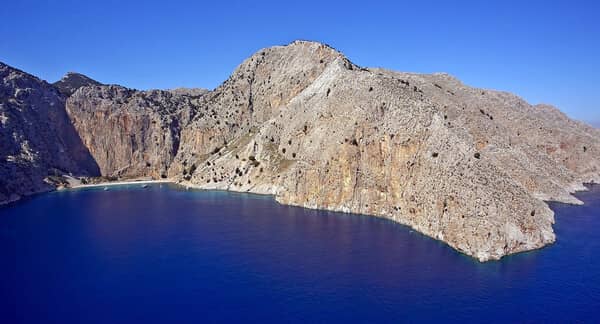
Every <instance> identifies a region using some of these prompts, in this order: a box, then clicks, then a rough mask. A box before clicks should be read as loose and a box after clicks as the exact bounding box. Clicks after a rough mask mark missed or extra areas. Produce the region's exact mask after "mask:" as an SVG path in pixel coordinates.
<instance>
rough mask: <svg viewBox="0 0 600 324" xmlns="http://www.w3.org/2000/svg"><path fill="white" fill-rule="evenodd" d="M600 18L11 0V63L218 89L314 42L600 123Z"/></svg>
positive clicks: (393, 4) (573, 9)
mask: <svg viewBox="0 0 600 324" xmlns="http://www.w3.org/2000/svg"><path fill="white" fill-rule="evenodd" d="M599 14H600V4H596V3H595V2H594V1H535V0H534V1H460V0H457V1H418V0H413V1H389V2H387V1H360V2H352V1H339V2H333V1H332V2H325V3H321V1H312V0H307V1H292V2H289V3H288V2H287V1H252V2H250V1H211V2H210V3H203V2H201V1H177V0H170V1H156V2H154V1H114V0H107V1H29V0H17V1H8V0H7V1H3V3H2V5H1V6H0V37H1V41H0V61H3V62H5V63H7V64H10V65H13V66H15V67H18V68H20V69H23V70H25V71H27V72H30V73H32V74H35V75H37V76H39V77H41V78H42V79H45V80H48V81H55V80H58V79H59V78H60V77H61V76H62V75H63V74H64V73H65V72H67V71H77V72H81V73H84V74H87V75H89V76H91V77H93V78H95V79H97V80H99V81H101V82H105V83H118V84H122V85H125V86H128V87H133V88H138V89H148V88H174V87H180V86H185V87H205V88H214V87H215V86H217V85H218V84H219V83H220V82H222V81H223V80H225V79H226V78H227V76H228V75H229V74H230V73H231V71H232V70H233V69H234V68H235V67H236V66H237V65H238V64H239V63H240V62H241V61H242V60H243V59H245V58H246V57H248V56H249V55H251V54H252V53H254V52H255V51H257V50H258V49H260V48H262V47H268V46H272V45H278V44H286V43H289V42H290V41H292V40H294V39H310V40H317V41H322V42H325V43H328V44H330V45H332V46H333V47H335V48H337V49H339V50H340V51H342V52H343V53H345V54H346V55H347V56H348V57H349V58H350V59H351V60H352V61H354V62H355V63H357V64H359V65H362V66H371V67H373V66H379V67H385V68H389V69H393V70H399V71H411V72H426V73H429V72H448V73H450V74H453V75H455V76H456V77H458V78H460V79H461V80H463V81H464V82H465V83H466V84H469V85H473V86H478V87H483V88H492V89H498V90H506V91H510V92H514V93H516V94H518V95H520V96H522V97H524V98H525V99H527V100H528V101H529V102H531V103H541V102H543V103H550V104H554V105H556V106H558V107H559V108H561V109H562V110H563V111H565V112H566V113H567V114H569V115H570V116H572V117H575V118H578V119H581V120H587V121H600V90H599V89H598V86H599V85H600V62H599V60H600V19H599V17H598V16H599Z"/></svg>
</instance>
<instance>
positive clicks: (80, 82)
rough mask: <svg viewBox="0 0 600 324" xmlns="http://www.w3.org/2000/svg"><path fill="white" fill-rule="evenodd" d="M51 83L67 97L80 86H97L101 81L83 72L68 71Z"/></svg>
mask: <svg viewBox="0 0 600 324" xmlns="http://www.w3.org/2000/svg"><path fill="white" fill-rule="evenodd" d="M52 85H54V86H55V87H56V88H57V89H58V91H59V92H60V93H61V94H62V95H63V96H65V97H69V96H71V95H72V94H73V93H75V91H77V89H79V88H81V87H85V86H94V85H96V86H99V85H102V83H100V82H98V81H96V80H93V79H91V78H89V77H87V76H85V75H83V74H80V73H75V72H69V73H67V74H65V76H63V77H62V79H60V80H58V81H56V82H54V83H53V84H52Z"/></svg>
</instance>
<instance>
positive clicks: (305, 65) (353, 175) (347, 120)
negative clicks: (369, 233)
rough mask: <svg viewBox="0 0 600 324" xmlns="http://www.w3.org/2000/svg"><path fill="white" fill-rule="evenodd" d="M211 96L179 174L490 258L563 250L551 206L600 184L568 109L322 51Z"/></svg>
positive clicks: (281, 54) (271, 53)
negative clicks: (350, 216) (397, 228)
mask: <svg viewBox="0 0 600 324" xmlns="http://www.w3.org/2000/svg"><path fill="white" fill-rule="evenodd" d="M270 82H272V83H270ZM205 97H206V98H207V101H206V103H204V106H203V107H204V108H203V109H204V110H206V111H214V113H213V114H212V115H209V116H208V118H207V117H206V116H204V117H202V116H201V115H199V118H198V119H196V120H194V121H193V122H192V123H191V124H190V125H189V126H188V127H186V128H185V129H184V130H183V133H182V134H183V135H182V144H181V149H180V151H179V152H178V154H177V156H176V158H175V161H174V163H173V164H172V165H171V167H170V176H171V177H174V178H175V179H178V180H179V181H183V182H184V183H186V184H188V185H197V186H199V187H201V188H207V189H213V188H216V189H226V190H236V191H249V192H257V193H270V194H274V195H275V196H276V199H277V200H278V201H279V202H281V203H284V204H293V205H299V206H305V207H310V208H320V209H329V210H339V211H346V212H356V213H363V214H370V215H377V216H381V217H386V218H390V219H393V220H395V221H398V222H401V223H403V224H406V225H409V226H411V227H413V228H415V229H416V230H418V231H420V232H422V233H425V234H427V235H429V236H431V237H434V238H437V239H439V240H442V241H444V242H447V243H448V244H449V245H451V246H453V247H454V248H456V249H458V250H460V251H462V252H464V253H466V254H468V255H471V256H474V257H476V258H478V259H479V260H482V261H485V260H490V259H498V258H500V257H502V256H503V255H506V254H510V253H515V252H519V251H526V250H531V249H535V248H539V247H541V246H544V245H546V244H548V243H551V242H553V241H554V240H555V235H554V232H553V230H552V224H553V222H554V219H553V213H552V211H551V210H550V209H549V208H548V207H547V205H546V204H545V203H544V202H543V200H558V201H563V202H569V203H579V202H578V201H577V199H575V198H574V197H573V196H571V194H570V193H572V192H573V191H574V190H582V189H585V188H584V187H583V185H582V183H583V182H592V181H595V182H599V181H600V159H599V155H598V152H599V150H600V145H599V143H600V134H599V133H598V131H597V130H595V129H592V128H591V127H588V126H586V125H584V124H581V123H577V122H574V121H571V120H569V119H568V118H566V117H565V116H564V115H563V114H562V113H560V112H559V111H558V110H556V109H555V108H552V107H549V106H531V105H529V104H527V103H526V102H524V101H523V100H521V99H520V98H518V97H516V96H513V95H510V94H507V93H502V92H497V91H489V90H482V89H475V88H470V87H467V86H465V85H463V84H461V83H460V82H459V81H458V80H456V79H454V78H452V77H450V76H448V75H444V74H437V75H417V74H408V73H397V72H391V71H386V70H381V69H372V70H370V69H362V68H359V67H357V66H355V65H353V64H352V63H351V62H349V61H348V60H347V59H346V58H345V57H344V56H343V55H341V54H340V53H338V52H336V51H334V50H332V49H331V48H329V47H327V46H324V45H322V44H317V43H311V42H295V43H293V44H291V45H289V46H286V47H275V48H271V49H266V50H263V51H260V52H258V53H257V54H255V55H254V56H253V57H251V58H250V59H248V60H246V61H245V62H244V63H243V64H242V65H241V66H240V67H238V69H237V70H236V71H235V72H234V74H233V76H232V78H230V79H229V80H228V81H227V82H225V83H224V84H223V85H222V86H220V87H219V88H217V89H215V90H214V91H213V92H211V93H209V94H207V95H206V96H205ZM217 121H220V122H221V124H217ZM223 124H224V125H225V126H223ZM228 125H233V126H230V127H226V126H228Z"/></svg>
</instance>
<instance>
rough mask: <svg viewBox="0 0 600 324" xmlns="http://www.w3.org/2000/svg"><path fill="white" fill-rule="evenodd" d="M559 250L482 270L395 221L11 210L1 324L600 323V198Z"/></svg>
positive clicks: (2, 211)
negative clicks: (599, 319) (599, 317)
mask: <svg viewBox="0 0 600 324" xmlns="http://www.w3.org/2000/svg"><path fill="white" fill-rule="evenodd" d="M577 196H578V198H580V199H581V200H583V201H584V202H585V203H586V204H585V205H584V206H569V205H564V204H551V207H552V209H553V210H554V211H555V212H556V216H555V217H556V224H555V226H554V229H555V231H556V234H557V242H556V243H555V244H553V245H550V246H548V247H546V248H544V249H541V250H538V251H532V252H527V253H521V254H517V255H512V256H508V257H505V258H503V259H502V260H500V261H494V262H487V263H479V262H477V261H476V260H474V259H471V258H469V257H467V256H464V255H462V254H460V253H458V252H456V251H454V250H453V249H451V248H450V247H448V246H446V245H445V244H444V243H441V242H438V241H435V240H433V239H430V238H427V237H425V236H423V235H420V234H418V233H416V232H414V231H411V230H410V229H409V228H407V227H405V226H402V225H399V224H396V223H393V222H391V221H388V220H384V219H379V218H375V217H370V216H362V215H353V214H342V213H335V212H327V211H316V210H308V209H303V208H299V207H291V206H283V205H280V204H278V203H277V202H275V201H274V200H273V199H272V198H271V197H267V196H258V195H251V194H240V193H231V192H220V191H193V190H191V191H186V190H181V188H179V187H176V186H171V185H165V184H163V185H150V186H149V187H148V188H146V189H142V188H141V187H140V186H122V187H115V188H111V189H110V190H108V191H103V190H102V189H101V188H99V189H86V190H75V191H62V192H54V193H49V194H43V195H38V196H35V197H32V198H30V199H26V200H24V201H23V202H19V203H16V204H13V205H10V206H7V207H2V208H0V256H1V257H2V265H1V267H0V321H1V322H3V323H40V322H44V323H49V322H60V323H71V322H86V323H154V322H190V323H198V322H205V323H211V322H232V321H244V322H259V321H260V322H273V323H280V322H297V323H305V322H328V323H331V322H342V323H347V322H378V323H384V322H394V323H397V322H402V321H463V322H481V321H486V322H507V321H509V322H517V321H523V320H526V321H536V322H537V321H546V322H548V321H549V322H565V321H569V322H572V321H584V322H585V321H594V319H595V318H596V317H597V314H598V310H597V309H598V306H599V305H600V258H598V255H600V236H599V235H598V233H599V229H600V186H594V187H591V190H590V191H588V192H582V193H579V194H577Z"/></svg>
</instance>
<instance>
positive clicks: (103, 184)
mask: <svg viewBox="0 0 600 324" xmlns="http://www.w3.org/2000/svg"><path fill="white" fill-rule="evenodd" d="M154 183H176V182H174V181H173V180H130V181H114V182H100V183H91V184H76V185H73V186H71V187H67V188H63V189H58V190H72V189H84V188H96V187H114V186H126V185H133V184H142V185H143V184H154Z"/></svg>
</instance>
